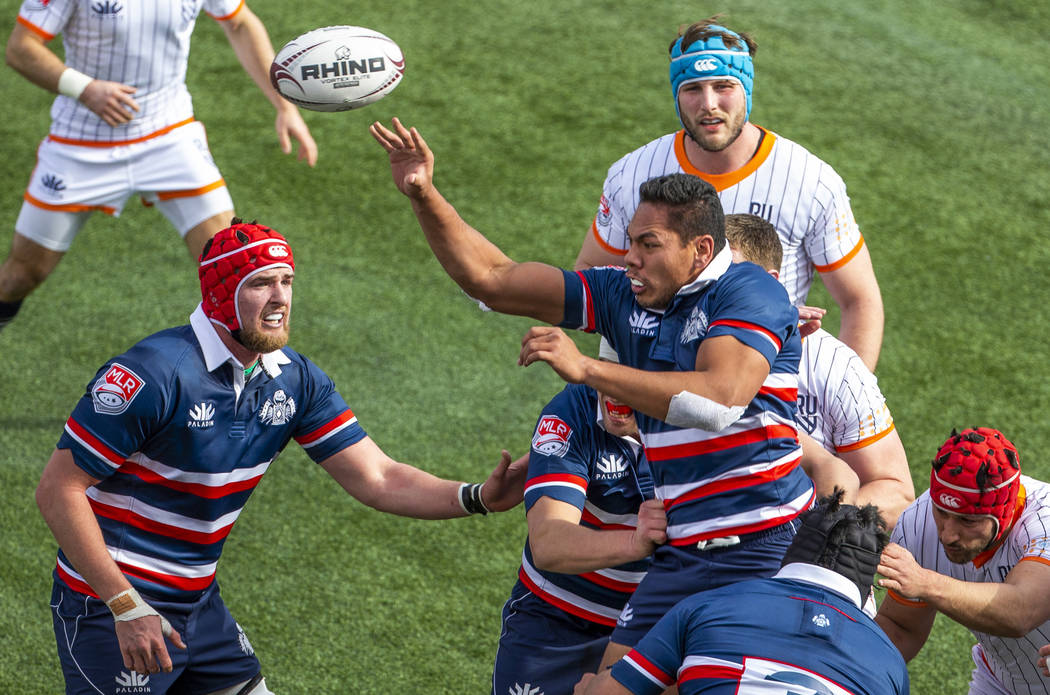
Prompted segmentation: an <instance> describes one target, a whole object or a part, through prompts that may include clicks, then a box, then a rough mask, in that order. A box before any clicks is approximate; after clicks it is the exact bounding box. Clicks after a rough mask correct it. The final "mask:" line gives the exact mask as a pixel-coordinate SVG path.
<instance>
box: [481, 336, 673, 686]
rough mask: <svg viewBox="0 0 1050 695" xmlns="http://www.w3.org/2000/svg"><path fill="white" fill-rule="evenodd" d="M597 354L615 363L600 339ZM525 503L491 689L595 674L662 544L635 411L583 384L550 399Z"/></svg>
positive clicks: (661, 517) (663, 523)
mask: <svg viewBox="0 0 1050 695" xmlns="http://www.w3.org/2000/svg"><path fill="white" fill-rule="evenodd" d="M599 358H600V359H608V360H613V361H615V360H616V354H615V352H613V351H612V349H611V348H610V347H609V346H608V344H607V343H606V342H605V341H604V340H603V341H602V343H601V348H600V351H599ZM525 507H526V509H527V516H526V518H527V519H528V524H529V535H528V538H527V539H526V541H525V549H524V550H523V551H522V557H521V568H520V570H519V571H518V582H517V583H516V584H515V586H514V589H513V590H512V591H511V595H510V599H509V600H508V601H507V603H506V605H505V606H504V607H503V629H502V632H501V633H500V640H499V649H498V651H497V652H496V663H495V667H494V669H493V676H492V692H493V695H504V694H505V693H508V692H509V693H519V692H525V691H526V690H527V689H528V688H530V687H531V688H538V689H539V691H542V692H544V693H547V694H548V695H556V694H557V693H565V694H567V693H570V692H572V688H573V686H575V685H576V683H577V682H578V681H579V680H580V678H582V677H583V674H584V673H586V672H588V671H594V670H597V668H598V664H599V663H600V662H601V658H602V654H603V653H604V652H605V646H606V644H607V643H608V641H609V634H610V633H611V632H612V629H613V627H614V626H615V625H616V617H617V616H618V615H619V614H620V611H621V610H623V606H624V604H625V603H626V602H627V599H628V598H630V596H631V594H632V593H633V592H634V589H635V587H637V586H638V583H639V582H640V581H641V580H642V577H644V576H645V571H646V569H648V567H649V556H650V555H652V553H653V550H654V549H655V548H656V546H657V545H659V544H661V543H663V542H664V541H666V540H667V534H666V527H667V517H666V515H665V514H664V509H663V505H662V504H661V503H660V501H659V500H654V499H653V481H652V479H651V477H650V476H649V469H648V465H647V464H646V462H645V457H644V456H643V455H642V445H641V441H640V438H639V436H638V425H637V424H636V422H635V418H634V412H633V411H632V410H631V408H629V407H628V406H625V405H623V404H622V403H619V402H617V401H616V400H615V399H613V398H610V397H609V396H606V395H605V394H603V393H599V392H597V391H595V390H594V389H592V388H590V387H588V386H583V385H580V384H570V385H568V386H566V387H565V389H564V390H563V391H562V392H561V393H559V394H558V395H557V396H555V397H554V398H553V399H552V400H551V401H550V403H548V404H547V406H546V407H545V408H544V409H543V412H542V413H541V414H540V417H539V420H538V422H537V425H536V429H535V432H534V434H533V437H532V450H531V452H530V453H529V474H528V479H527V480H526V482H525ZM529 692H532V691H531V690H529Z"/></svg>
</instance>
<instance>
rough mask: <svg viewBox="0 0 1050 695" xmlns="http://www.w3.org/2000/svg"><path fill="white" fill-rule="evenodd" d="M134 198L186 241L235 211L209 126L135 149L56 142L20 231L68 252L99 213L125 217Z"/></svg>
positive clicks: (40, 154) (190, 126) (43, 156)
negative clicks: (193, 232)
mask: <svg viewBox="0 0 1050 695" xmlns="http://www.w3.org/2000/svg"><path fill="white" fill-rule="evenodd" d="M134 194H139V195H140V196H141V197H142V200H143V202H144V203H145V204H147V205H156V207H157V209H158V210H159V211H160V212H161V213H162V214H163V215H164V216H165V217H166V218H167V219H168V221H169V222H171V224H172V226H174V227H175V229H176V231H178V233H179V234H180V235H181V236H185V235H186V233H187V232H188V231H189V230H190V229H192V228H193V227H195V226H196V225H198V224H200V223H201V222H203V221H204V220H206V219H208V218H209V217H211V216H213V215H217V214H219V213H221V212H226V211H232V210H233V200H232V199H231V198H230V193H229V191H228V190H227V189H226V182H225V181H224V180H223V178H222V174H221V173H220V172H219V168H218V167H217V166H216V165H215V161H214V160H213V159H212V156H211V151H210V150H209V149H208V139H207V136H206V134H205V132H204V126H203V125H202V124H201V123H199V122H197V121H189V122H187V123H185V124H184V125H180V126H178V127H176V128H173V129H172V130H171V131H169V132H167V133H163V134H161V135H157V136H155V137H149V138H147V139H144V140H141V141H139V142H132V143H117V144H107V145H105V146H98V145H82V144H72V143H68V142H60V141H57V140H55V139H52V138H50V137H48V138H47V139H45V140H44V142H42V143H41V144H40V147H39V148H38V150H37V163H36V167H35V168H34V169H33V174H32V177H31V178H30V181H29V186H28V188H27V189H26V193H25V195H24V196H23V197H24V202H23V203H22V210H21V212H20V213H19V215H18V220H17V221H16V222H15V231H17V232H18V233H19V234H21V235H22V236H25V237H27V238H29V239H31V240H33V241H35V242H36V243H38V244H40V245H41V246H44V247H45V248H48V249H51V250H52V251H66V250H68V249H69V247H70V245H71V244H72V243H73V238H74V237H75V236H76V235H77V232H79V231H80V228H81V227H83V225H84V222H86V221H87V218H88V216H89V215H90V214H91V213H92V212H94V211H96V210H98V211H101V212H105V213H106V214H108V215H113V216H114V217H117V216H119V215H120V212H121V210H123V209H124V204H125V203H127V201H128V198H130V197H131V196H132V195H134Z"/></svg>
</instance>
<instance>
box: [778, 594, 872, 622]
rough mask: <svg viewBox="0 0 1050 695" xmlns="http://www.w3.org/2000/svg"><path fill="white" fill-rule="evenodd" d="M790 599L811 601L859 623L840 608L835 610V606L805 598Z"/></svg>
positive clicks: (795, 597)
mask: <svg viewBox="0 0 1050 695" xmlns="http://www.w3.org/2000/svg"><path fill="white" fill-rule="evenodd" d="M788 598H792V599H795V600H796V601H809V602H810V603H815V604H817V605H818V606H824V607H825V608H830V609H831V610H833V611H835V612H836V613H842V617H843V618H848V619H849V621H850V622H851V623H855V622H857V621H856V620H854V619H853V618H851V617H850V615H849V613H846V612H844V611H841V610H839V609H838V608H835V606H833V605H831V604H830V603H824V602H823V601H814V600H813V599H811V598H805V597H804V596H789V597H788Z"/></svg>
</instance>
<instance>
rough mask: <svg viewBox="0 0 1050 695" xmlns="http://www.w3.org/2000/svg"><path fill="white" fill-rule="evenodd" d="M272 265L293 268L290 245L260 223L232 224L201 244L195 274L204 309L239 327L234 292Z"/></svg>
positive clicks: (214, 317)
mask: <svg viewBox="0 0 1050 695" xmlns="http://www.w3.org/2000/svg"><path fill="white" fill-rule="evenodd" d="M271 268H289V269H291V270H295V261H294V260H293V259H292V247H291V246H289V245H288V241H287V240H285V238H284V237H283V236H281V235H280V234H278V233H277V232H275V231H274V230H272V229H270V228H269V227H263V226H262V225H260V224H255V223H251V224H244V223H241V222H240V220H237V219H236V218H235V219H234V224H233V225H231V226H229V227H227V228H226V229H223V230H222V231H220V232H219V233H218V234H216V235H215V236H214V237H212V238H211V239H210V240H208V242H207V243H206V244H205V245H204V251H203V252H202V253H201V257H200V267H199V268H198V270H197V274H198V276H199V277H200V281H201V299H202V300H203V306H204V313H205V315H206V316H207V317H208V318H209V319H211V320H212V321H217V322H219V323H221V324H222V325H224V326H226V327H227V328H229V329H230V332H231V333H232V332H233V331H236V330H238V329H239V328H240V327H241V317H240V312H239V309H238V307H237V294H238V293H239V292H240V289H241V286H242V285H243V284H244V281H245V280H247V279H248V278H249V277H251V276H252V275H255V274H256V273H260V272H262V271H264V270H269V269H271Z"/></svg>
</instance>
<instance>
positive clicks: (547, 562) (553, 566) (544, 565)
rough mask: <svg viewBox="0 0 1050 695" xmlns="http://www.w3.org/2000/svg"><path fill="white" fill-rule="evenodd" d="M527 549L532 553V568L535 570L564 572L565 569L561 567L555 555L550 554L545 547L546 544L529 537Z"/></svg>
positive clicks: (548, 549)
mask: <svg viewBox="0 0 1050 695" xmlns="http://www.w3.org/2000/svg"><path fill="white" fill-rule="evenodd" d="M529 549H530V550H531V551H532V566H533V567H535V568H536V569H538V570H542V571H544V572H564V571H565V568H564V567H562V564H561V562H559V559H558V557H557V555H556V554H555V553H553V552H551V549H550V548H548V547H547V544H545V543H543V542H542V541H539V542H537V541H536V540H535V539H533V538H532V537H531V536H530V537H529Z"/></svg>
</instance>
